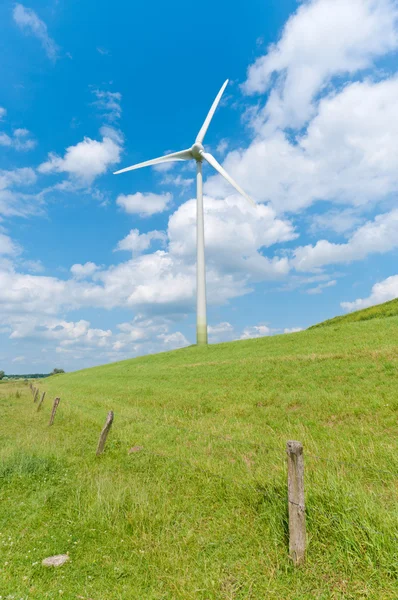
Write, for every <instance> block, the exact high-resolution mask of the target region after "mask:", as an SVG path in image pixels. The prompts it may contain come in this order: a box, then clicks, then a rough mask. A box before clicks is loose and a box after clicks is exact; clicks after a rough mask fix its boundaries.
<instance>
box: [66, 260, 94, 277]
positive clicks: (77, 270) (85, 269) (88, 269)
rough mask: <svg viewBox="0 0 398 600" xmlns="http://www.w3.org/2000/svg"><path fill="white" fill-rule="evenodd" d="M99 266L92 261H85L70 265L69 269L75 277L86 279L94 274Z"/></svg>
mask: <svg viewBox="0 0 398 600" xmlns="http://www.w3.org/2000/svg"><path fill="white" fill-rule="evenodd" d="M99 268H100V267H99V266H98V265H96V264H95V263H93V262H86V263H85V264H84V265H81V264H79V263H77V264H75V265H72V266H71V268H70V271H71V273H72V275H73V277H75V278H76V279H87V278H89V277H91V276H92V275H94V273H95V272H96V271H98V269H99Z"/></svg>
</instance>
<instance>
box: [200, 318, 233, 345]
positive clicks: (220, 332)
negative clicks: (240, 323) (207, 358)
mask: <svg viewBox="0 0 398 600" xmlns="http://www.w3.org/2000/svg"><path fill="white" fill-rule="evenodd" d="M207 331H208V334H209V342H211V343H212V344H215V343H220V342H227V341H230V340H232V339H234V338H235V337H236V334H235V330H234V327H233V325H231V323H228V322H227V321H224V322H222V323H218V324H217V325H209V326H208V328H207Z"/></svg>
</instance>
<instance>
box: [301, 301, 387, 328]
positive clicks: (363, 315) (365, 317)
mask: <svg viewBox="0 0 398 600" xmlns="http://www.w3.org/2000/svg"><path fill="white" fill-rule="evenodd" d="M396 316H398V298H395V299H394V300H390V301H389V302H383V304H376V305H375V306H370V307H369V308H364V309H362V310H357V311H355V312H352V313H349V314H348V315H341V316H338V317H334V318H333V319H328V320H327V321H323V322H322V323H317V324H316V325H313V326H312V327H310V328H309V329H315V328H317V327H329V325H342V324H345V323H356V322H358V321H369V320H370V319H386V318H388V317H396Z"/></svg>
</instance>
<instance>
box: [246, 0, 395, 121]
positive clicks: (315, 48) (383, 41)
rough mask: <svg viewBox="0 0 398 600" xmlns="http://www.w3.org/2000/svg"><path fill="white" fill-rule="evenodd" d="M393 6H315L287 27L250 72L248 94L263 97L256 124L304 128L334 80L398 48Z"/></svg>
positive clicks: (358, 0) (379, 1)
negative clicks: (324, 90)
mask: <svg viewBox="0 0 398 600" xmlns="http://www.w3.org/2000/svg"><path fill="white" fill-rule="evenodd" d="M397 21H398V8H397V4H396V2H395V1H394V0H350V1H349V2H347V1H346V0H312V1H309V2H305V3H302V4H301V6H300V7H299V8H298V10H297V11H296V13H294V14H293V15H292V16H291V17H290V18H289V20H288V21H287V23H286V25H285V27H284V29H283V32H282V36H281V39H280V40H279V42H278V43H277V44H275V45H272V46H271V47H270V48H269V49H268V52H267V54H266V55H264V56H261V57H260V58H258V59H257V60H256V61H255V63H254V64H253V65H251V66H250V67H249V69H248V76H247V80H246V82H245V83H244V85H243V89H244V91H245V92H246V93H248V94H253V93H264V92H266V91H268V90H269V89H270V87H272V89H271V92H270V95H269V98H268V100H267V102H266V105H265V107H264V108H263V109H262V110H260V112H259V113H258V114H257V116H256V119H255V126H256V128H257V130H259V129H261V128H263V129H264V127H265V129H266V130H267V131H270V130H272V129H274V128H276V127H282V128H284V127H293V128H299V127H301V126H302V125H303V124H304V123H305V122H306V121H307V120H308V119H309V118H310V117H311V116H312V115H313V114H314V110H315V106H314V101H315V99H316V96H317V94H318V93H319V91H320V90H322V89H323V88H324V87H325V85H326V84H327V83H328V82H329V81H330V80H331V78H332V77H333V76H336V75H343V74H348V75H352V74H354V73H356V72H358V71H360V70H364V69H366V68H368V67H370V66H371V65H372V64H373V62H374V61H375V59H377V58H378V57H380V56H383V55H384V54H386V53H388V52H391V51H393V50H395V49H396V48H397V47H398V35H397Z"/></svg>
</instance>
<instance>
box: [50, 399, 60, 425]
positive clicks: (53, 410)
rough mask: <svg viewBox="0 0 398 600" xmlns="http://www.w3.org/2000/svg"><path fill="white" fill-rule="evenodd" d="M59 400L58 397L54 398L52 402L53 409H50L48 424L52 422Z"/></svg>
mask: <svg viewBox="0 0 398 600" xmlns="http://www.w3.org/2000/svg"><path fill="white" fill-rule="evenodd" d="M59 401H60V398H55V400H54V404H53V409H52V411H51V417H50V422H49V425H52V424H53V423H54V418H55V413H56V412H57V408H58V404H59Z"/></svg>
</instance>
